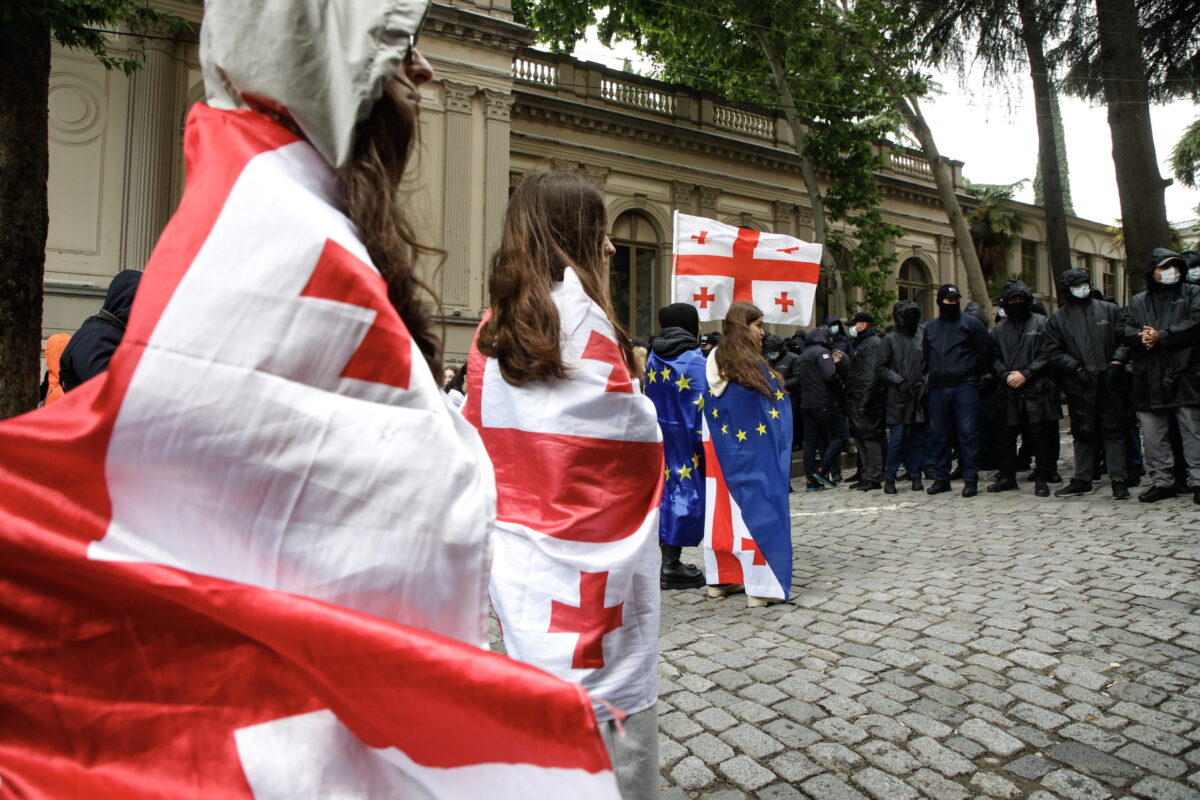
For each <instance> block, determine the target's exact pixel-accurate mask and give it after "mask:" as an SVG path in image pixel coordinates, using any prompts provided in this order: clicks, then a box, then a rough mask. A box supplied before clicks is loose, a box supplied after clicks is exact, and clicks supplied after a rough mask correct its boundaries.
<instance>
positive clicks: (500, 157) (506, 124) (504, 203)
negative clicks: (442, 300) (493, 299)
mask: <svg viewBox="0 0 1200 800" xmlns="http://www.w3.org/2000/svg"><path fill="white" fill-rule="evenodd" d="M483 102H484V108H485V111H486V113H487V131H486V134H485V136H484V138H485V148H486V162H485V163H486V167H485V170H486V172H487V174H486V176H485V178H484V187H485V188H484V191H485V195H484V208H483V229H484V251H483V268H482V273H481V277H482V280H480V286H481V288H480V303H479V311H480V313H482V311H483V309H485V308H487V306H488V296H487V268H488V263H489V261H490V259H491V256H492V253H493V252H495V250H496V248H497V247H498V246H499V245H500V230H501V227H502V226H503V224H504V210H505V208H507V207H508V187H509V184H510V181H511V176H510V175H509V174H508V161H509V133H510V131H511V128H512V106H513V96H512V95H511V94H508V93H506V92H498V91H496V90H495V89H486V90H484V95H483Z"/></svg>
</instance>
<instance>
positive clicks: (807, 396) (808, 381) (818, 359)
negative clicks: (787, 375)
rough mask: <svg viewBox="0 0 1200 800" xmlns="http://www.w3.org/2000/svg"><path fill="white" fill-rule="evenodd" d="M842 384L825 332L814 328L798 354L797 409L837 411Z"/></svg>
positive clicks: (827, 334) (827, 332)
mask: <svg viewBox="0 0 1200 800" xmlns="http://www.w3.org/2000/svg"><path fill="white" fill-rule="evenodd" d="M841 402H842V381H841V379H840V378H839V377H838V374H837V368H836V367H835V366H834V363H833V354H832V353H831V352H830V345H829V331H827V330H825V329H824V328H814V329H813V330H812V331H811V332H810V333H809V334H808V338H807V339H806V340H805V346H804V352H803V353H801V354H800V407H801V408H811V409H818V408H829V407H835V408H837V407H840V406H841Z"/></svg>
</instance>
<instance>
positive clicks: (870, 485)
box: [854, 481, 883, 492]
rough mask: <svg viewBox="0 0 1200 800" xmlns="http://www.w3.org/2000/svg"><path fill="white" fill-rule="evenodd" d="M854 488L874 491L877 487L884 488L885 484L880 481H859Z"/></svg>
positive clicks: (862, 490)
mask: <svg viewBox="0 0 1200 800" xmlns="http://www.w3.org/2000/svg"><path fill="white" fill-rule="evenodd" d="M854 488H855V489H857V490H858V491H860V492H873V491H875V490H876V489H881V488H883V484H881V483H880V482H879V481H859V482H858V485H857V486H855V487H854Z"/></svg>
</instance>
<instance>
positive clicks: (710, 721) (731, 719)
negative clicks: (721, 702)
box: [692, 708, 737, 732]
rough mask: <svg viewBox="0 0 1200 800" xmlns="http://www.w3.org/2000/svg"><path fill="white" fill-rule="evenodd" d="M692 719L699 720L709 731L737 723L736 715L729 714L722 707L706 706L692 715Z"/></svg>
mask: <svg viewBox="0 0 1200 800" xmlns="http://www.w3.org/2000/svg"><path fill="white" fill-rule="evenodd" d="M692 719H694V720H695V721H696V722H699V723H700V724H701V725H703V726H704V727H706V728H708V729H709V730H710V731H717V732H720V731H723V730H725V729H726V728H732V727H733V726H734V725H737V717H735V716H733V715H732V714H730V713H729V712H728V711H726V710H725V709H723V708H706V709H704V710H703V711H700V712H698V713H696V714H694V715H692Z"/></svg>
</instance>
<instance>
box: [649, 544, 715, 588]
mask: <svg viewBox="0 0 1200 800" xmlns="http://www.w3.org/2000/svg"><path fill="white" fill-rule="evenodd" d="M658 549H659V551H660V552H662V570H661V571H660V572H659V574H658V586H659V588H660V589H699V588H700V587H701V586H703V585H704V582H705V581H704V573H703V572H701V571H700V570H698V569H696V568H695V567H693V566H692V565H691V564H684V563H683V562H682V561H680V560H679V552H680V550H681V548H679V547H675V546H672V545H669V544H659V546H658Z"/></svg>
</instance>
